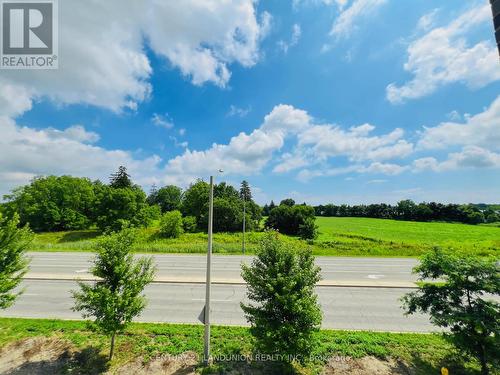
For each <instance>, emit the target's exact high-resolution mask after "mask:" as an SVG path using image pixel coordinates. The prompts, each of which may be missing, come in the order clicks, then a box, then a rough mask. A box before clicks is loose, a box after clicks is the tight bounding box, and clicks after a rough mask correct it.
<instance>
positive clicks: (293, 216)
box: [266, 204, 315, 236]
mask: <svg viewBox="0 0 500 375" xmlns="http://www.w3.org/2000/svg"><path fill="white" fill-rule="evenodd" d="M314 220H315V216H314V208H313V207H311V206H306V205H295V206H289V205H287V204H281V205H279V206H278V207H275V208H273V209H272V210H271V212H270V213H269V216H268V218H267V220H266V227H268V228H273V229H276V230H278V231H280V232H281V233H284V234H289V235H294V236H295V235H299V234H300V232H301V231H300V227H301V225H302V226H304V225H306V226H307V228H305V229H304V233H305V230H306V229H308V230H309V232H310V234H312V233H313V232H314V231H312V232H311V230H312V227H311V223H312V224H313V225H314Z"/></svg>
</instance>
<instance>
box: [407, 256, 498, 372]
mask: <svg viewBox="0 0 500 375" xmlns="http://www.w3.org/2000/svg"><path fill="white" fill-rule="evenodd" d="M414 271H415V272H416V273H417V274H418V275H419V279H420V281H422V284H421V286H420V287H419V290H418V291H416V292H412V293H409V294H407V295H406V296H405V297H404V298H403V303H404V306H405V308H406V311H407V313H408V314H413V313H415V312H424V313H428V314H429V315H430V316H431V322H432V323H433V324H435V325H437V326H439V327H445V328H447V329H449V330H450V333H449V334H447V337H448V338H449V339H450V340H451V341H452V342H453V343H454V344H455V345H456V346H457V347H458V348H459V349H460V350H462V351H463V352H464V353H466V354H469V355H472V356H474V357H475V358H477V359H478V360H479V362H480V364H481V368H482V374H488V373H489V372H488V363H490V364H491V365H492V366H498V365H500V303H498V301H495V300H493V298H492V296H496V297H498V296H499V295H500V267H499V264H498V261H497V260H496V259H485V258H479V257H474V256H465V257H464V256H457V255H454V254H448V253H445V252H443V251H441V250H438V249H436V250H434V251H433V252H431V253H429V254H427V255H425V256H424V257H423V259H422V261H421V263H420V265H419V266H417V267H416V268H415V270H414ZM428 280H432V281H433V282H429V281H428Z"/></svg>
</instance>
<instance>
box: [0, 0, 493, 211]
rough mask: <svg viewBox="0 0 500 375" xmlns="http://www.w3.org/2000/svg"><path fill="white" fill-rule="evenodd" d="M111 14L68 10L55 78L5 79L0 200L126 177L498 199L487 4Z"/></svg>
mask: <svg viewBox="0 0 500 375" xmlns="http://www.w3.org/2000/svg"><path fill="white" fill-rule="evenodd" d="M71 3H73V4H71ZM118 3H119V4H120V8H121V9H120V10H119V11H118V12H116V9H114V8H113V7H112V5H113V1H110V2H109V4H106V5H102V4H100V3H98V2H95V3H94V4H93V5H94V7H95V8H99V7H100V8H102V9H99V14H100V16H99V17H96V16H95V14H90V12H85V11H83V10H82V11H81V12H77V11H73V12H72V11H71V10H74V9H75V7H77V8H78V7H82V6H83V5H80V4H79V3H78V2H77V1H76V0H68V1H67V2H66V1H65V2H61V3H60V25H59V28H60V47H59V50H60V60H59V64H60V69H59V70H57V71H17V72H12V71H0V130H2V133H3V134H4V137H2V138H3V140H2V139H0V156H1V158H2V160H3V161H2V163H1V166H0V190H1V193H6V192H7V191H8V190H10V189H11V188H12V187H14V186H17V185H19V184H23V183H26V182H27V181H29V179H30V178H32V177H33V176H35V175H46V174H57V175H60V174H72V175H78V176H88V177H91V178H100V179H104V180H105V179H106V176H107V175H109V174H110V173H112V172H113V171H114V170H115V169H116V168H117V167H118V165H120V164H124V165H126V166H127V167H128V168H129V170H130V172H131V174H132V176H133V177H134V179H135V180H136V181H137V182H138V183H140V184H141V185H142V186H143V187H144V188H145V189H146V190H147V189H149V187H150V186H151V184H153V183H155V184H156V185H159V186H161V185H164V184H169V183H175V184H178V185H181V186H186V185H188V184H189V183H190V182H191V181H193V180H194V179H196V178H205V179H206V178H207V177H208V176H209V175H210V174H211V173H215V172H216V171H217V170H218V169H219V168H222V169H224V170H225V173H224V174H223V175H222V176H220V177H218V179H223V180H226V181H228V182H230V183H233V184H238V183H239V181H241V180H242V179H247V180H249V181H250V183H251V185H252V187H253V188H254V192H255V196H256V198H257V200H258V201H259V202H261V203H263V202H267V201H269V200H271V199H274V200H275V201H279V200H280V199H282V198H285V197H289V196H291V197H293V198H295V199H296V200H298V201H307V202H309V203H326V202H335V203H370V202H395V201H397V200H399V199H404V198H411V199H414V200H417V201H424V200H425V201H430V200H437V201H445V202H450V201H453V202H489V203H493V202H495V203H498V202H499V201H500V187H499V186H500V173H499V169H500V61H499V56H498V51H497V50H496V46H495V43H494V39H493V38H494V36H493V31H492V30H493V27H492V22H491V11H490V9H489V8H488V2H487V1H484V0H481V1H479V0H477V1H476V0H474V1H470V0H467V1H465V0H464V1H448V0H443V1H438V0H433V1H430V0H429V1H424V0H419V1H411V2H401V1H395V0H330V1H327V0H323V1H322V0H297V1H290V2H289V1H278V0H273V1H260V2H252V1H250V0H248V1H244V0H241V1H235V2H227V3H224V2H216V1H214V2H210V1H208V2H205V3H204V4H201V5H200V4H199V3H197V2H195V1H192V2H191V1H186V2H185V3H184V2H183V4H182V5H179V4H177V2H172V4H162V5H159V4H157V3H154V2H145V4H147V6H146V9H136V8H137V7H138V5H137V4H133V2H130V6H129V5H128V2H123V1H122V2H118V1H115V2H114V5H117V4H118ZM165 3H169V2H165ZM85 7H88V6H87V5H85ZM157 8H158V9H157ZM488 12H489V13H488ZM137 14H141V15H143V16H141V17H134V16H135V15H137ZM127 16H128V17H127ZM136 18H138V19H136ZM110 25H111V26H110ZM89 29H92V31H88V30H89ZM2 149H3V151H1V150H2Z"/></svg>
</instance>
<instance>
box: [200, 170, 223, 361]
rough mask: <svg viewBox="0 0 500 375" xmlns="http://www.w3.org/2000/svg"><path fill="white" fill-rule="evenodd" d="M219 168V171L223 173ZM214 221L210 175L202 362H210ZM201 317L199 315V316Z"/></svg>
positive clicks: (212, 184)
mask: <svg viewBox="0 0 500 375" xmlns="http://www.w3.org/2000/svg"><path fill="white" fill-rule="evenodd" d="M223 172H224V171H223V170H222V169H219V173H223ZM213 223H214V176H210V193H209V200H208V249H207V280H206V285H205V288H206V289H205V308H204V311H203V312H202V314H201V315H202V316H203V323H204V324H205V337H204V341H205V348H204V356H205V358H204V362H205V364H207V365H208V364H209V363H210V292H211V288H212V278H211V276H212V275H211V273H212V233H213ZM200 318H201V316H200Z"/></svg>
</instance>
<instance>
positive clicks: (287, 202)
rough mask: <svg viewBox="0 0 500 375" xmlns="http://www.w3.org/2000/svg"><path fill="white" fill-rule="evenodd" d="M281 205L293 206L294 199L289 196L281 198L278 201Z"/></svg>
mask: <svg viewBox="0 0 500 375" xmlns="http://www.w3.org/2000/svg"><path fill="white" fill-rule="evenodd" d="M283 205H285V206H289V207H293V206H295V201H294V200H293V199H291V198H287V199H283V200H282V201H281V202H280V206H283Z"/></svg>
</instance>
